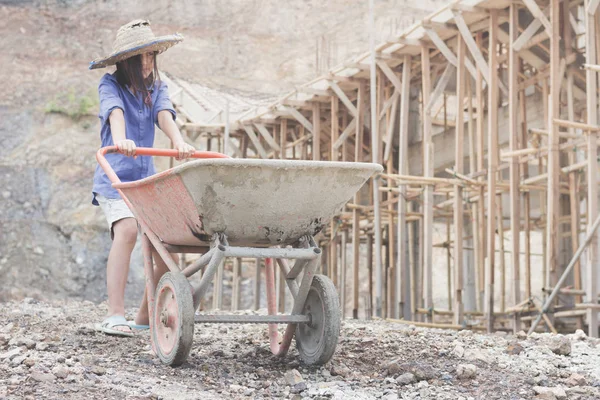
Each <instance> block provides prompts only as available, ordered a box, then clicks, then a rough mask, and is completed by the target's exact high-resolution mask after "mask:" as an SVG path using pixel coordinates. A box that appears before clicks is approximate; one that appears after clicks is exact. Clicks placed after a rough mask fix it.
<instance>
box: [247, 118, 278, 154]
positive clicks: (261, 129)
mask: <svg viewBox="0 0 600 400" xmlns="http://www.w3.org/2000/svg"><path fill="white" fill-rule="evenodd" d="M254 126H256V128H257V129H258V133H260V135H261V136H262V137H263V139H265V141H266V142H267V143H268V144H269V146H271V148H272V149H273V150H275V151H281V147H279V145H278V144H277V142H275V139H273V136H271V134H270V133H269V130H268V129H267V128H266V127H265V126H264V125H263V124H258V123H254Z"/></svg>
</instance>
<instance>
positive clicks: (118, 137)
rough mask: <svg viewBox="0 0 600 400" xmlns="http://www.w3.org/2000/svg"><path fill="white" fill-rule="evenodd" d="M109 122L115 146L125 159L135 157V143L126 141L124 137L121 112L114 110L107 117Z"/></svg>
mask: <svg viewBox="0 0 600 400" xmlns="http://www.w3.org/2000/svg"><path fill="white" fill-rule="evenodd" d="M108 119H109V121H110V132H111V134H112V140H113V143H114V144H115V146H117V148H118V149H119V150H120V151H121V153H123V154H124V155H126V156H127V157H131V156H133V155H135V142H134V141H133V140H128V139H127V136H126V135H125V116H124V115H123V110H121V109H120V108H115V109H114V110H112V111H111V113H110V116H109V117H108Z"/></svg>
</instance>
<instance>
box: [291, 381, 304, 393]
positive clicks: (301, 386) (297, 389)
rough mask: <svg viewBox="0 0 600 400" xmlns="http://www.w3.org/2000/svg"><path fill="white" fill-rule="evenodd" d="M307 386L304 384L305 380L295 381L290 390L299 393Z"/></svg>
mask: <svg viewBox="0 0 600 400" xmlns="http://www.w3.org/2000/svg"><path fill="white" fill-rule="evenodd" d="M307 388H308V386H307V385H306V382H304V381H302V382H300V383H296V384H295V385H294V386H293V387H292V389H291V390H290V392H291V393H301V392H303V391H305V390H306V389H307Z"/></svg>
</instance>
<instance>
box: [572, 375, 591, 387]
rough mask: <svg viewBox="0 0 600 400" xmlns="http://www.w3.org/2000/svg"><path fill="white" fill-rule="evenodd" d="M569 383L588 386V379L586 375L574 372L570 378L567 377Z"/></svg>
mask: <svg viewBox="0 0 600 400" xmlns="http://www.w3.org/2000/svg"><path fill="white" fill-rule="evenodd" d="M567 385H569V386H586V385H587V379H585V376H583V375H580V374H573V375H571V376H570V377H569V379H567Z"/></svg>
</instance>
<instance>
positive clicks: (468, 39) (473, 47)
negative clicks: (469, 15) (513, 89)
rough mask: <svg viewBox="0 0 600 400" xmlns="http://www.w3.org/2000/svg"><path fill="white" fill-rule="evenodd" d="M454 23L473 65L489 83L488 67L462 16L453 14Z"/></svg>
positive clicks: (456, 13)
mask: <svg viewBox="0 0 600 400" xmlns="http://www.w3.org/2000/svg"><path fill="white" fill-rule="evenodd" d="M454 21H455V22H456V26H457V27H458V31H459V32H460V34H461V36H462V38H463V40H464V42H465V43H466V45H467V47H468V48H469V51H470V52H471V54H472V55H473V58H474V59H475V64H476V65H477V67H478V68H479V70H480V71H481V73H482V75H483V77H484V79H485V80H486V82H488V83H489V81H490V77H489V67H488V65H487V62H486V61H485V59H484V58H483V54H481V50H480V49H479V47H477V43H475V40H473V36H472V35H471V31H469V27H468V26H467V23H466V22H465V20H464V18H463V17H462V14H461V13H458V12H455V13H454Z"/></svg>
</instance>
